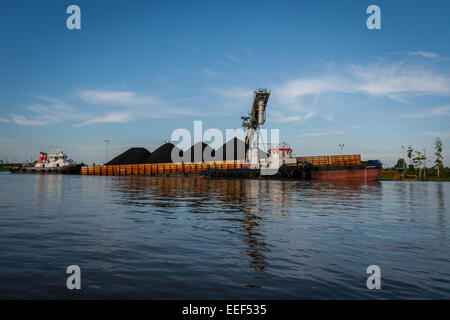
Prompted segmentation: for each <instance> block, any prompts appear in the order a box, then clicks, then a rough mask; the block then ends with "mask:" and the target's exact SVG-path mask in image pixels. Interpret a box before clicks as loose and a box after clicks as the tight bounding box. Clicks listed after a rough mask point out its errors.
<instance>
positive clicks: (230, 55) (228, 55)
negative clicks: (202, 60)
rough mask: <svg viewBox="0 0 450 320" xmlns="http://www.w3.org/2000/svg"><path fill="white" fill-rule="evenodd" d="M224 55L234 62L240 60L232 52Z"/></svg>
mask: <svg viewBox="0 0 450 320" xmlns="http://www.w3.org/2000/svg"><path fill="white" fill-rule="evenodd" d="M225 57H227V58H228V59H230V60H231V61H233V62H236V63H239V62H240V60H239V59H238V58H236V57H235V56H233V55H232V54H229V53H225Z"/></svg>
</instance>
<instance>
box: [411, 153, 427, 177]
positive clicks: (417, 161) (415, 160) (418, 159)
mask: <svg viewBox="0 0 450 320" xmlns="http://www.w3.org/2000/svg"><path fill="white" fill-rule="evenodd" d="M415 153H416V156H415V157H414V158H413V159H412V161H413V163H414V168H416V169H419V178H421V177H422V164H423V161H424V160H425V156H424V155H423V154H422V152H420V151H417V150H416V151H415Z"/></svg>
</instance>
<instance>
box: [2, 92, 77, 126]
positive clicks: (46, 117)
mask: <svg viewBox="0 0 450 320" xmlns="http://www.w3.org/2000/svg"><path fill="white" fill-rule="evenodd" d="M34 97H35V98H36V99H38V100H39V103H34V104H30V105H25V106H22V108H23V109H24V110H25V111H27V112H28V113H30V114H31V115H32V118H29V117H27V116H26V115H24V114H17V113H12V114H10V115H11V120H12V122H14V123H16V124H18V125H21V126H42V125H46V124H51V123H58V122H60V121H62V120H65V119H69V118H77V117H79V116H81V115H80V114H78V113H76V112H74V111H75V109H73V108H72V107H70V106H68V105H67V104H65V103H64V102H62V101H61V100H59V99H54V98H49V97H45V96H34Z"/></svg>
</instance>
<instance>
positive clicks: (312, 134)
mask: <svg viewBox="0 0 450 320" xmlns="http://www.w3.org/2000/svg"><path fill="white" fill-rule="evenodd" d="M345 133H346V131H345V130H332V131H317V132H304V133H301V134H300V136H302V137H323V136H334V135H343V134H345Z"/></svg>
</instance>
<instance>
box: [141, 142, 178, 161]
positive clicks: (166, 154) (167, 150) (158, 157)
mask: <svg viewBox="0 0 450 320" xmlns="http://www.w3.org/2000/svg"><path fill="white" fill-rule="evenodd" d="M174 148H175V152H177V151H178V154H179V155H180V157H182V156H183V151H182V150H181V149H179V148H177V147H175V146H174V145H173V144H172V143H170V142H168V143H165V144H163V145H162V146H160V147H159V148H158V149H156V150H155V151H153V153H152V154H150V156H149V157H148V158H147V161H146V163H171V162H173V161H172V150H173V149H174Z"/></svg>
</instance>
